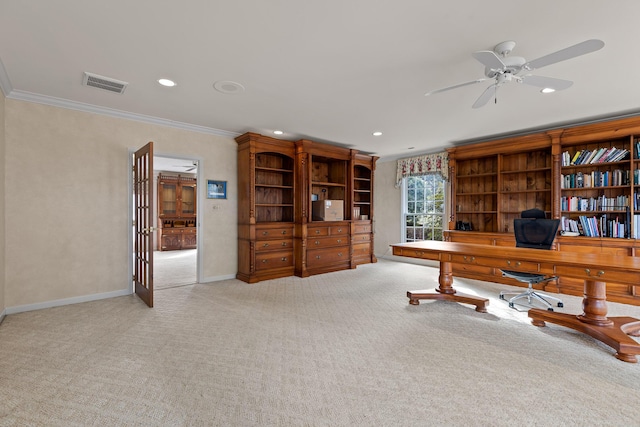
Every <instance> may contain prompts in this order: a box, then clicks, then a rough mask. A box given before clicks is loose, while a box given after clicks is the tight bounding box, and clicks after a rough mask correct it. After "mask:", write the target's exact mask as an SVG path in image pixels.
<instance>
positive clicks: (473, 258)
mask: <svg viewBox="0 0 640 427" xmlns="http://www.w3.org/2000/svg"><path fill="white" fill-rule="evenodd" d="M462 258H463V259H464V260H465V261H469V262H473V261H475V259H476V257H474V256H472V257H471V258H468V259H467V256H466V255H465V256H463V257H462Z"/></svg>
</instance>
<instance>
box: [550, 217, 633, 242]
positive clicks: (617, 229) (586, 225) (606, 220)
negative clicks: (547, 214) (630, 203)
mask: <svg viewBox="0 0 640 427" xmlns="http://www.w3.org/2000/svg"><path fill="white" fill-rule="evenodd" d="M634 220H635V221H637V222H638V223H640V215H634ZM560 227H561V229H562V230H563V231H573V232H576V233H580V235H581V236H586V237H613V238H619V239H625V238H629V237H631V236H630V228H629V214H628V211H627V214H626V215H625V214H623V215H622V216H621V217H620V216H615V217H608V216H607V215H602V216H600V217H599V218H597V217H595V216H594V217H587V216H584V215H581V216H579V217H578V219H577V220H575V219H571V218H567V217H562V218H561V221H560ZM635 230H638V227H636V228H635ZM634 234H637V231H636V232H634ZM633 238H636V237H633Z"/></svg>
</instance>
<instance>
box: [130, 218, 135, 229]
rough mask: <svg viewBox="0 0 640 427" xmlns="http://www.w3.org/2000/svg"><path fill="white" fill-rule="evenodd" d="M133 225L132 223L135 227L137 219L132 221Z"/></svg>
mask: <svg viewBox="0 0 640 427" xmlns="http://www.w3.org/2000/svg"><path fill="white" fill-rule="evenodd" d="M131 225H132V226H133V227H135V226H136V220H135V219H134V220H133V221H132V224H131Z"/></svg>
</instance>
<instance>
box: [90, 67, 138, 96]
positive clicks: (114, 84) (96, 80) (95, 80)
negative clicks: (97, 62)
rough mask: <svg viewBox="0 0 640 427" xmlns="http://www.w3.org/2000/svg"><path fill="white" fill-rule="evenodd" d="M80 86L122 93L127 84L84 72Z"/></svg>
mask: <svg viewBox="0 0 640 427" xmlns="http://www.w3.org/2000/svg"><path fill="white" fill-rule="evenodd" d="M82 84H83V85H85V86H92V87H97V88H98V89H104V90H108V91H109V92H115V93H124V90H125V89H126V87H127V85H128V84H129V83H127V82H122V81H120V80H116V79H112V78H110V77H104V76H99V75H97V74H93V73H88V72H86V71H85V72H84V77H83V78H82Z"/></svg>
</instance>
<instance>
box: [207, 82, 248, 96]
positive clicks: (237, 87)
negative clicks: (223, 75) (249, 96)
mask: <svg viewBox="0 0 640 427" xmlns="http://www.w3.org/2000/svg"><path fill="white" fill-rule="evenodd" d="M213 88H214V89H215V90H217V91H218V92H221V93H227V94H235V93H241V92H244V86H242V85H241V84H240V83H237V82H232V81H230V80H220V81H217V82H215V83H214V84H213Z"/></svg>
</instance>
